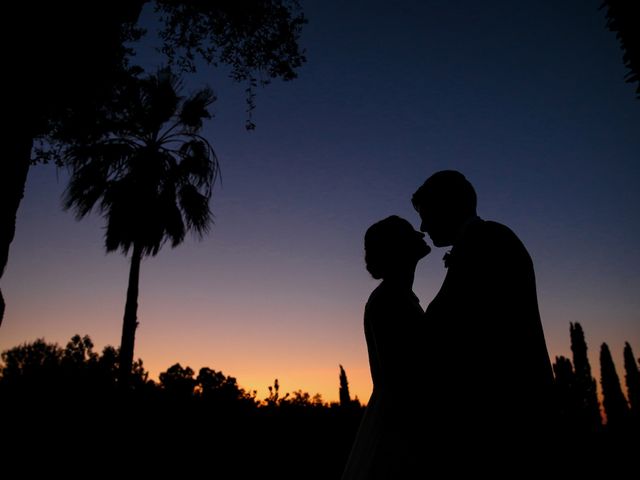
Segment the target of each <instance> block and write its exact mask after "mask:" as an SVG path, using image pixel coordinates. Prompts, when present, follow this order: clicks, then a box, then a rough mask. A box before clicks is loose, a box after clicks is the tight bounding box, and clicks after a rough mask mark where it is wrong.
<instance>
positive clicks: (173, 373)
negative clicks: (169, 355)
mask: <svg viewBox="0 0 640 480" xmlns="http://www.w3.org/2000/svg"><path fill="white" fill-rule="evenodd" d="M193 374H194V371H193V370H192V369H191V368H189V367H184V368H183V367H182V365H180V364H179V363H176V364H175V365H172V366H171V367H169V368H168V369H167V371H166V372H162V373H161V374H160V375H159V379H160V385H161V386H162V388H164V390H165V392H167V393H168V394H169V395H170V396H171V397H172V398H173V399H176V400H188V399H189V398H191V397H192V396H193V389H194V388H195V386H196V381H195V379H194V378H193Z"/></svg>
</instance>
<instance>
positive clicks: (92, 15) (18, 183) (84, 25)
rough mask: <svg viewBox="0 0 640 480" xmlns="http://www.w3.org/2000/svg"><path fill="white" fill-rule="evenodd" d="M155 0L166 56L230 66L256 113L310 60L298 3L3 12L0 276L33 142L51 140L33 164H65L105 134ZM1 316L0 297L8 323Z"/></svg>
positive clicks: (34, 7) (137, 2)
mask: <svg viewBox="0 0 640 480" xmlns="http://www.w3.org/2000/svg"><path fill="white" fill-rule="evenodd" d="M147 3H152V4H154V6H155V11H156V13H157V14H158V19H159V21H160V22H161V24H162V26H161V28H160V35H161V38H162V40H163V46H162V51H163V52H164V57H165V58H167V59H170V60H172V61H175V62H176V63H177V64H179V65H180V66H181V67H182V68H184V69H185V70H195V67H196V63H195V62H196V60H197V59H202V60H203V61H204V62H205V63H208V64H209V65H214V66H217V65H226V66H228V67H230V68H229V75H230V76H231V78H232V79H233V80H234V81H236V82H240V83H244V84H245V85H247V102H248V106H249V113H250V111H251V109H252V108H253V106H254V97H255V94H254V91H255V87H256V86H257V85H258V84H261V85H264V84H266V83H268V82H269V80H270V79H272V78H282V79H284V80H290V79H292V78H295V77H296V73H295V70H296V69H297V68H298V67H300V66H301V65H302V64H303V63H304V62H305V57H304V53H303V52H302V51H301V50H300V48H299V46H298V39H299V37H300V32H301V28H302V26H303V25H304V24H305V23H306V19H305V17H304V15H302V14H301V13H300V11H299V7H298V4H297V2H296V1H295V0H257V1H251V2H216V1H211V2H191V1H188V0H177V1H175V0H156V1H150V0H94V1H92V2H74V1H70V0H61V1H57V2H33V1H29V0H25V1H20V2H9V3H7V4H6V6H5V7H4V10H3V14H4V15H5V17H6V18H10V19H11V24H12V27H13V28H12V29H11V31H9V30H7V32H8V33H9V34H10V35H11V37H10V38H8V40H9V41H8V42H7V48H6V49H5V52H4V53H5V54H6V55H5V57H4V63H5V65H6V67H7V75H5V78H4V80H5V87H4V88H5V92H6V93H7V95H5V100H6V101H5V102H4V103H3V107H4V109H3V113H4V116H5V118H7V119H10V121H9V122H8V123H7V131H6V135H5V137H4V138H5V148H4V150H3V155H4V157H5V158H4V159H3V160H2V161H0V278H1V277H2V275H3V273H4V270H5V267H6V265H7V261H8V257H9V247H10V245H11V242H12V241H13V238H14V234H15V225H16V215H17V211H18V207H19V205H20V202H21V200H22V197H23V195H24V187H25V183H26V178H27V173H28V170H29V167H30V165H31V163H32V150H33V147H34V142H36V144H37V140H39V139H40V140H43V144H42V145H43V146H44V148H41V149H36V151H35V158H34V159H33V161H36V162H37V161H47V160H55V161H58V162H60V161H62V157H60V156H59V155H58V154H57V151H58V148H59V146H60V145H62V146H65V145H66V146H68V145H74V144H76V143H78V141H79V143H86V141H87V138H94V137H95V135H99V134H100V132H103V131H104V129H105V125H104V120H103V118H102V114H103V112H104V110H105V109H107V110H108V109H109V108H110V105H111V103H112V102H113V94H114V93H117V92H118V90H119V88H120V87H121V85H122V84H127V83H128V82H129V81H130V80H131V78H134V77H136V76H137V75H138V74H139V73H140V71H141V69H140V68H139V67H136V66H135V65H133V63H132V62H133V60H132V55H131V54H132V52H133V49H131V48H129V46H130V45H133V44H135V42H137V41H139V40H140V39H141V38H142V37H143V35H144V30H143V29H140V28H137V27H136V24H137V22H138V19H139V16H140V13H141V11H142V9H143V6H144V5H145V4H147ZM158 63H161V62H158ZM258 76H261V77H260V78H258ZM248 126H249V127H252V126H253V124H252V123H251V120H250V118H249V120H248ZM106 127H107V128H108V126H106ZM49 146H53V147H54V148H52V149H49ZM3 313H4V299H3V297H2V293H1V291H0V324H1V323H2V319H3Z"/></svg>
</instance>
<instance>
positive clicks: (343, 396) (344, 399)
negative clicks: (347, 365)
mask: <svg viewBox="0 0 640 480" xmlns="http://www.w3.org/2000/svg"><path fill="white" fill-rule="evenodd" d="M349 405H351V396H350V395H349V382H348V381H347V373H346V372H345V371H344V368H342V365H340V406H341V407H348V406H349Z"/></svg>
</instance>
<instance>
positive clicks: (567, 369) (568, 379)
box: [553, 356, 581, 431]
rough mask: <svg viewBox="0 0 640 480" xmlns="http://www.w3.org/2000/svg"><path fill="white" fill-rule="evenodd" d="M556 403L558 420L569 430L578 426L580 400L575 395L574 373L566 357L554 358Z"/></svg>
mask: <svg viewBox="0 0 640 480" xmlns="http://www.w3.org/2000/svg"><path fill="white" fill-rule="evenodd" d="M553 373H554V378H555V381H554V384H555V396H556V402H557V406H558V410H559V412H558V413H559V414H560V420H561V421H562V422H563V424H564V425H565V426H566V427H567V428H568V429H569V430H570V431H574V430H575V429H576V427H578V426H579V423H580V422H579V416H578V415H579V413H580V411H581V410H580V408H581V407H580V405H581V402H580V401H579V400H580V399H579V398H578V397H577V395H576V385H575V379H576V376H575V373H574V371H573V365H571V360H569V359H568V358H567V357H564V356H560V357H556V361H555V363H554V364H553Z"/></svg>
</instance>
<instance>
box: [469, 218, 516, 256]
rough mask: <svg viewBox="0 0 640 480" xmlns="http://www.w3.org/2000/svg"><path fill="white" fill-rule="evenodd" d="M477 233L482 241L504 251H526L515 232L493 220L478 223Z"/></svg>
mask: <svg viewBox="0 0 640 480" xmlns="http://www.w3.org/2000/svg"><path fill="white" fill-rule="evenodd" d="M476 233H477V235H478V236H479V238H482V240H483V243H489V244H491V245H493V247H494V248H496V249H500V250H502V251H504V250H505V249H508V250H512V251H519V252H521V253H526V252H527V249H526V247H525V246H524V243H523V242H522V240H520V238H519V237H518V235H516V233H515V232H514V231H513V230H512V229H511V228H509V227H508V226H506V225H504V224H502V223H499V222H496V221H493V220H483V221H482V222H480V223H479V225H478V230H477V232H476Z"/></svg>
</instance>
